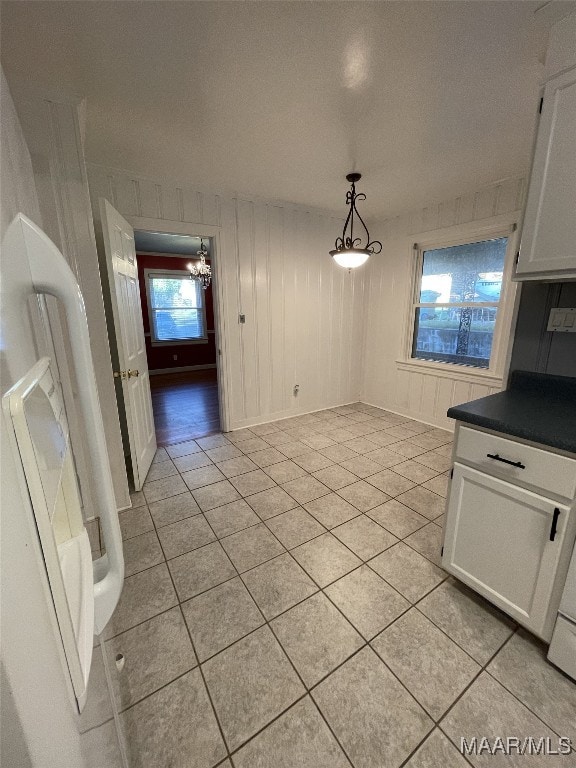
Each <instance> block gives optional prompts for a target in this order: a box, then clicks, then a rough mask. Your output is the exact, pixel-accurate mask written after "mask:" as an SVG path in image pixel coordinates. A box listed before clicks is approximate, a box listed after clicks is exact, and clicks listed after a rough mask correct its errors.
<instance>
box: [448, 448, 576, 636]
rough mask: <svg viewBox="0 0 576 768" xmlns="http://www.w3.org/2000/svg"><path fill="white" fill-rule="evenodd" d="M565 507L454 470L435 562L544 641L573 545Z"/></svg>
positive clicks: (473, 472)
mask: <svg viewBox="0 0 576 768" xmlns="http://www.w3.org/2000/svg"><path fill="white" fill-rule="evenodd" d="M570 514H571V512H570V507H568V506H565V505H563V504H561V503H559V502H558V501H553V500H551V499H548V498H546V497H544V496H540V495H538V494H536V493H533V492H532V491H530V490H527V489H525V488H522V487H520V486H518V485H514V484H512V483H509V482H507V481H506V480H502V479H500V478H497V477H494V476H492V475H489V474H486V473H485V472H480V471H478V470H476V469H473V468H471V467H468V466H465V465H463V464H460V463H456V464H455V465H454V474H453V479H452V484H451V489H450V498H449V503H448V510H447V516H446V526H445V534H444V549H443V557H442V565H443V566H444V568H445V569H446V570H447V571H449V572H450V573H452V574H453V575H454V576H456V578H458V579H459V580H460V581H463V582H464V583H465V584H468V585H469V586H470V587H471V588H472V589H474V590H475V591H476V592H479V593H480V594H481V595H483V596H484V597H486V598H487V599H488V600H490V601H491V602H492V603H494V604H495V605H497V606H498V607H499V608H501V609H502V610H503V611H504V612H505V613H507V614H508V615H510V616H512V618H514V619H516V621H518V623H519V624H522V625H523V626H524V627H526V628H527V629H529V630H530V631H531V632H533V633H534V634H535V635H538V636H539V637H541V638H542V639H544V640H547V641H549V640H550V638H551V636H552V629H553V626H554V621H555V619H556V612H557V610H558V603H559V600H560V592H561V589H562V585H563V579H564V578H565V571H566V569H567V564H568V560H569V557H570V554H571V550H572V546H573V543H574V541H573V538H574V537H573V527H574V526H573V521H572V519H571V517H570Z"/></svg>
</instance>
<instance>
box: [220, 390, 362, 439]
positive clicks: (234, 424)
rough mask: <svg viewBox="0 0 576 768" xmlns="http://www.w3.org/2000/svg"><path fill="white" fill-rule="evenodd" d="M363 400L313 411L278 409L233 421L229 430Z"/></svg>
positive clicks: (338, 404) (255, 425) (336, 405)
mask: <svg viewBox="0 0 576 768" xmlns="http://www.w3.org/2000/svg"><path fill="white" fill-rule="evenodd" d="M358 402H362V401H361V400H359V399H358V398H356V399H355V400H348V401H347V402H345V403H333V404H331V405H325V406H323V407H322V408H314V409H313V410H311V411H306V410H299V411H295V410H294V411H276V412H275V413H268V414H266V415H265V416H264V415H262V416H257V417H255V418H253V419H238V420H237V421H233V422H232V425H231V426H230V429H229V432H234V431H235V430H237V429H246V428H249V427H257V426H259V425H260V424H269V423H270V422H271V421H283V420H284V419H291V418H293V417H296V416H308V415H309V414H311V413H319V412H320V411H328V410H330V409H331V408H342V407H343V406H346V405H352V404H353V403H358Z"/></svg>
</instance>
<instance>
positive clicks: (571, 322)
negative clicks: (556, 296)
mask: <svg viewBox="0 0 576 768" xmlns="http://www.w3.org/2000/svg"><path fill="white" fill-rule="evenodd" d="M546 330H547V331H560V332H562V333H576V307H554V308H553V309H551V310H550V317H549V318H548V327H547V328H546Z"/></svg>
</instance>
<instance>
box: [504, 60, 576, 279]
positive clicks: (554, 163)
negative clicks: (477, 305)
mask: <svg viewBox="0 0 576 768" xmlns="http://www.w3.org/2000/svg"><path fill="white" fill-rule="evenodd" d="M516 277H517V278H518V279H520V280H522V279H546V278H550V279H554V278H556V279H568V278H572V277H576V67H575V68H573V69H571V70H569V71H568V72H564V73H563V74H561V75H559V76H558V77H555V78H554V79H553V80H550V82H548V83H547V85H546V88H545V90H544V102H543V106H542V117H541V120H540V126H539V130H538V138H537V140H536V152H535V155H534V164H533V167H532V176H531V179H530V189H529V192H528V201H527V204H526V214H525V218H524V227H523V232H522V240H521V245H520V256H519V260H518V264H517V267H516Z"/></svg>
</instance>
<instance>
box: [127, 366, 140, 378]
mask: <svg viewBox="0 0 576 768" xmlns="http://www.w3.org/2000/svg"><path fill="white" fill-rule="evenodd" d="M127 373H128V378H129V379H131V378H132V377H133V376H140V371H139V370H138V369H135V370H132V369H131V368H129V369H128V372H127Z"/></svg>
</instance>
